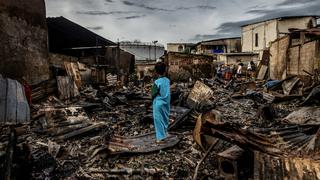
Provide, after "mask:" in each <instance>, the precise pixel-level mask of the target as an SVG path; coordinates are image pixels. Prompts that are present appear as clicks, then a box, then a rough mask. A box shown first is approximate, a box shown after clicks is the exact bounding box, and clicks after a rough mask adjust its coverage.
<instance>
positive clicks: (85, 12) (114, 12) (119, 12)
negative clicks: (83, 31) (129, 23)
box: [76, 11, 138, 16]
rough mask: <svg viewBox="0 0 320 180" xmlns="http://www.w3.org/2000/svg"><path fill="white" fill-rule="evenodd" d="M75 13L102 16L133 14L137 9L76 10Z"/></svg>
mask: <svg viewBox="0 0 320 180" xmlns="http://www.w3.org/2000/svg"><path fill="white" fill-rule="evenodd" d="M76 13H77V14H84V15H92V16H103V15H115V14H133V13H138V12H137V11H110V12H106V11H77V12H76Z"/></svg>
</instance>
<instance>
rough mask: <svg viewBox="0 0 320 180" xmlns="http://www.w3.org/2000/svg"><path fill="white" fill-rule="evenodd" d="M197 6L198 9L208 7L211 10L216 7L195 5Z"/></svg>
mask: <svg viewBox="0 0 320 180" xmlns="http://www.w3.org/2000/svg"><path fill="white" fill-rule="evenodd" d="M197 8H199V9H210V10H213V9H216V7H214V6H201V5H200V6H197Z"/></svg>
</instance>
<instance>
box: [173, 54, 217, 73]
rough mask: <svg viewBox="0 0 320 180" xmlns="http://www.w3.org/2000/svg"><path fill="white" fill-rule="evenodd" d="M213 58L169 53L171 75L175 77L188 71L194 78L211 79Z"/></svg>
mask: <svg viewBox="0 0 320 180" xmlns="http://www.w3.org/2000/svg"><path fill="white" fill-rule="evenodd" d="M213 59H214V57H212V56H206V55H196V54H185V53H172V52H171V53H168V64H169V71H168V72H169V75H170V76H174V75H175V74H177V73H179V72H180V71H182V70H186V71H188V72H189V73H190V74H191V75H192V76H193V77H194V78H196V79H197V78H200V77H203V78H210V77H211V76H212V75H213Z"/></svg>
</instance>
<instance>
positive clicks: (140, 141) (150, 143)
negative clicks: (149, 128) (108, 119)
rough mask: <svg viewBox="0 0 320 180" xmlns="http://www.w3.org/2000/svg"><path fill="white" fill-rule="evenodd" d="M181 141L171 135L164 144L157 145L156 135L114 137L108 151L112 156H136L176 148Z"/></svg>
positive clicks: (109, 143)
mask: <svg viewBox="0 0 320 180" xmlns="http://www.w3.org/2000/svg"><path fill="white" fill-rule="evenodd" d="M179 141H180V138H179V137H178V136H177V135H174V134H171V135H170V136H169V137H168V138H166V139H165V141H164V143H161V144H157V143H156V135H155V133H149V134H144V135H140V136H134V137H123V136H114V137H113V138H112V139H111V140H110V141H109V142H108V150H109V151H110V153H111V154H125V153H130V154H135V153H150V152H153V151H159V150H161V149H166V148H170V147H173V146H175V145H176V144H178V143H179Z"/></svg>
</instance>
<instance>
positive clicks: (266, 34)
mask: <svg viewBox="0 0 320 180" xmlns="http://www.w3.org/2000/svg"><path fill="white" fill-rule="evenodd" d="M317 19H318V17H317V16H292V17H279V18H275V19H271V20H266V21H262V22H257V23H252V24H247V25H244V26H242V42H241V43H242V52H256V53H260V57H261V56H262V52H263V50H264V49H266V48H268V47H270V43H271V42H273V41H275V40H276V39H278V38H281V37H283V36H285V35H286V34H288V33H289V30H290V29H308V28H312V27H316V26H317Z"/></svg>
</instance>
